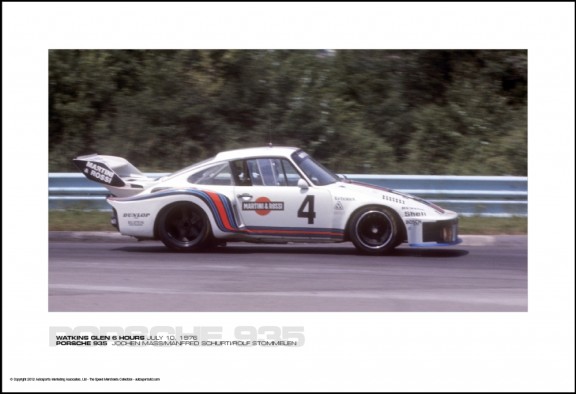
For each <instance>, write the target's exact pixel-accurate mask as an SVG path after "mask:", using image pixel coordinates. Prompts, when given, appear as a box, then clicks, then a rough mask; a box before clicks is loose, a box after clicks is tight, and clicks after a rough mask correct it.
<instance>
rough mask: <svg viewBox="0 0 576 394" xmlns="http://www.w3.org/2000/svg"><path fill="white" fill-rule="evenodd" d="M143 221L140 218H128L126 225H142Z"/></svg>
mask: <svg viewBox="0 0 576 394" xmlns="http://www.w3.org/2000/svg"><path fill="white" fill-rule="evenodd" d="M143 225H144V222H143V221H142V220H128V226H143Z"/></svg>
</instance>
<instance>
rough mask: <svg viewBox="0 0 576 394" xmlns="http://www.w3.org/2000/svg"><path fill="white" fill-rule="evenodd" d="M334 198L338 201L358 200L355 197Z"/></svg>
mask: <svg viewBox="0 0 576 394" xmlns="http://www.w3.org/2000/svg"><path fill="white" fill-rule="evenodd" d="M334 200H336V201H356V199H355V198H354V197H338V196H336V197H334Z"/></svg>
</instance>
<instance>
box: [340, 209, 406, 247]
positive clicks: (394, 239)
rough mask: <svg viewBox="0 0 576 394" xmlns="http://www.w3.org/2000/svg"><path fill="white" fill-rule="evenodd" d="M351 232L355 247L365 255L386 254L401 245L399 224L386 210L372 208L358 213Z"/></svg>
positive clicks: (354, 217)
mask: <svg viewBox="0 0 576 394" xmlns="http://www.w3.org/2000/svg"><path fill="white" fill-rule="evenodd" d="M349 231H350V233H349V234H350V239H351V240H352V242H353V243H354V246H356V248H357V249H358V250H359V251H361V252H362V253H365V254H372V255H379V254H385V253H387V252H390V251H391V250H392V249H394V248H395V247H396V246H398V244H399V242H398V239H399V233H400V229H399V227H398V222H397V221H396V219H395V217H394V214H393V213H392V212H391V211H390V210H388V209H386V208H381V207H370V208H364V209H361V210H360V211H358V212H356V213H355V214H354V216H353V217H352V219H351V220H350V227H349Z"/></svg>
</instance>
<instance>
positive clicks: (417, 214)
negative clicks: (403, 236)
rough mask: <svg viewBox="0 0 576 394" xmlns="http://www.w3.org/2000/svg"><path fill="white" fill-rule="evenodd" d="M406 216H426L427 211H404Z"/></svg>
mask: <svg viewBox="0 0 576 394" xmlns="http://www.w3.org/2000/svg"><path fill="white" fill-rule="evenodd" d="M404 216H405V217H418V216H426V212H420V211H416V212H415V211H405V212H404Z"/></svg>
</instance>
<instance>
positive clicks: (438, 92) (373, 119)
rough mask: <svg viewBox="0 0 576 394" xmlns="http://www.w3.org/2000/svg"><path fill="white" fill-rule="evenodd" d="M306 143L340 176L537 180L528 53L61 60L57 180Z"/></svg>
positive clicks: (190, 54)
mask: <svg viewBox="0 0 576 394" xmlns="http://www.w3.org/2000/svg"><path fill="white" fill-rule="evenodd" d="M269 142H272V143H273V144H275V145H291V146H298V147H301V148H303V149H304V150H306V151H307V152H308V153H310V154H311V155H312V156H314V157H316V158H317V159H319V160H320V161H321V162H322V163H324V164H325V165H326V166H327V167H329V168H331V169H333V170H334V171H337V172H339V173H374V174H436V175H526V174H527V51H524V50H402V51H400V50H335V51H329V50H51V51H50V52H49V170H50V171H51V172H58V171H66V172H68V171H75V168H74V167H73V166H72V162H71V160H72V159H73V158H74V157H76V156H78V155H81V154H88V153H95V152H96V153H100V154H107V155H114V156H121V157H124V158H126V159H128V160H129V161H130V162H132V163H133V164H134V165H136V166H137V167H138V168H140V169H142V170H144V171H158V172H164V171H174V170H176V169H179V168H181V167H184V166H187V165H190V164H192V163H194V162H197V161H200V160H202V159H205V158H208V157H210V156H212V155H214V154H215V153H217V152H219V151H223V150H228V149H235V148H243V147H250V146H263V145H267V144H268V143H269Z"/></svg>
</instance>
